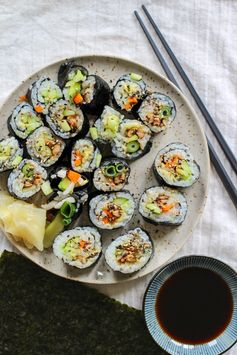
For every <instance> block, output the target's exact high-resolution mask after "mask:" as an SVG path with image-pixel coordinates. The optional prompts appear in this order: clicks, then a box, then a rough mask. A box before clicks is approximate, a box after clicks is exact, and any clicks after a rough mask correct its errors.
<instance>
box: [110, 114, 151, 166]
mask: <svg viewBox="0 0 237 355" xmlns="http://www.w3.org/2000/svg"><path fill="white" fill-rule="evenodd" d="M150 149H151V131H150V129H149V128H148V127H147V126H146V125H144V124H143V123H142V122H140V121H138V120H130V119H126V120H123V121H122V123H121V124H120V127H119V131H118V133H117V135H116V137H115V138H114V140H113V142H112V153H113V154H114V155H115V156H116V157H118V158H123V159H128V160H135V159H138V158H140V157H141V156H143V155H144V154H146V153H148V152H149V151H150Z"/></svg>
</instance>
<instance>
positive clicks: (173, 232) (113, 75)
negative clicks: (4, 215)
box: [0, 55, 209, 284]
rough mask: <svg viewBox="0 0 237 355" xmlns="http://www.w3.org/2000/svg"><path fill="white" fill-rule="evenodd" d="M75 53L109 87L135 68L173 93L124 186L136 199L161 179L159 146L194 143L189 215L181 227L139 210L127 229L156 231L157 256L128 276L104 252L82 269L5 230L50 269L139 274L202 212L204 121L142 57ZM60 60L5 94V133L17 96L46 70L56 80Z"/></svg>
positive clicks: (110, 235) (164, 257)
mask: <svg viewBox="0 0 237 355" xmlns="http://www.w3.org/2000/svg"><path fill="white" fill-rule="evenodd" d="M75 59H76V60H77V61H78V62H79V63H80V64H82V65H84V66H85V67H86V68H87V69H88V70H89V72H90V73H95V74H98V75H100V76H101V77H102V78H104V79H105V80H106V81H107V82H108V83H109V85H110V87H111V88H112V87H113V85H114V84H115V83H116V81H117V79H118V78H119V77H120V76H121V75H122V74H125V73H129V72H135V73H138V74H141V75H142V76H143V79H144V81H145V82H146V83H147V86H148V89H149V90H151V91H159V92H161V93H164V94H166V95H168V96H170V97H171V98H172V100H173V101H174V102H175V104H176V109H177V115H176V118H175V120H174V121H173V123H172V125H171V126H170V127H169V128H168V129H167V130H166V131H165V132H162V133H159V134H157V135H155V136H154V137H153V145H152V149H151V151H150V152H149V153H148V154H147V155H145V156H144V157H142V158H140V159H138V160H136V161H135V162H132V163H131V176H130V178H129V183H128V185H127V186H126V189H127V190H129V191H130V192H131V193H132V194H133V195H134V197H135V199H136V201H137V202H138V200H139V197H140V195H141V194H142V192H143V191H144V190H145V189H147V188H148V187H151V186H154V185H157V181H156V179H155V176H154V174H153V170H152V164H153V161H154V159H155V156H156V154H157V152H158V150H160V149H161V148H163V147H164V146H165V145H167V144H169V143H172V142H182V143H184V144H187V145H188V146H189V147H190V149H191V152H192V154H193V156H194V158H195V160H196V161H197V162H198V164H199V165H200V168H201V175H200V178H199V180H198V181H197V182H196V183H195V184H194V185H193V186H192V187H190V188H187V189H185V190H184V194H185V196H186V199H187V202H188V213H187V216H186V219H185V221H184V223H183V224H182V225H181V226H179V227H164V226H154V225H152V224H149V223H147V222H145V221H144V220H143V219H142V217H141V216H140V215H139V213H138V211H136V213H135V215H134V217H133V219H132V221H131V222H130V223H129V224H127V225H126V230H129V229H132V228H135V227H138V226H140V227H142V228H144V229H145V230H146V231H147V232H148V233H149V234H150V236H151V237H152V240H153V242H154V248H155V251H154V256H153V257H152V259H151V260H150V262H149V263H148V264H147V266H146V267H145V268H143V269H141V270H140V271H139V272H136V273H134V274H131V275H129V276H128V275H121V274H119V273H115V272H113V271H111V270H110V269H109V267H108V266H106V264H105V261H104V257H103V256H102V257H101V258H100V260H99V262H98V263H97V264H96V265H94V266H93V267H91V268H88V269H87V270H78V269H76V268H73V267H69V266H66V265H65V264H63V262H62V261H61V260H59V259H57V258H56V257H55V256H54V255H53V253H52V251H51V249H50V250H45V251H44V252H38V251H37V250H29V249H27V248H26V247H25V246H24V245H23V244H20V243H17V242H15V241H14V240H13V239H12V238H11V236H10V235H7V238H8V239H9V240H10V241H11V242H12V244H13V245H14V246H15V247H16V248H17V249H18V250H19V251H20V252H21V253H22V254H24V255H25V256H26V257H27V258H29V259H30V260H32V261H33V262H35V263H36V264H38V265H39V266H41V267H43V268H45V269H46V270H48V271H50V272H52V273H55V274H57V275H60V276H62V277H65V278H69V279H73V280H77V281H81V282H89V283H94V284H110V283H118V282H122V281H127V280H132V279H137V278H139V277H142V276H144V275H146V274H148V273H150V272H152V271H154V270H155V269H157V268H159V267H160V266H162V265H163V264H164V263H166V262H167V261H168V260H169V259H170V258H171V257H173V256H174V255H175V253H177V251H178V250H179V249H180V248H181V247H182V246H183V244H184V243H185V242H186V240H187V239H188V237H189V236H190V235H191V233H192V231H193V229H194V228H195V226H196V224H197V222H198V220H199V218H200V216H201V214H202V212H203V208H204V204H205V200H206V195H207V187H208V178H209V155H208V148H207V144H206V139H205V135H204V133H203V130H202V127H201V125H200V122H199V120H198V118H197V116H196V114H195V113H194V111H193V109H192V107H191V106H190V104H189V102H188V101H187V99H186V98H185V97H184V96H183V95H182V93H181V92H180V91H179V90H177V89H176V87H175V86H174V85H173V84H172V83H170V82H169V81H168V80H167V79H166V78H164V77H163V76H161V75H160V74H158V73H155V72H153V71H151V70H150V69H148V68H146V67H144V66H142V65H140V64H138V63H134V62H131V61H129V60H126V59H122V58H114V57H105V56H97V55H95V56H82V57H78V58H75ZM62 62H64V60H62V61H60V62H57V63H54V64H52V65H49V66H47V67H45V68H44V69H42V70H40V71H38V72H37V73H35V74H34V75H32V76H31V77H30V78H28V79H27V80H25V81H24V82H22V83H21V84H20V85H19V86H18V88H17V89H16V90H15V91H14V92H13V93H12V94H11V95H10V97H9V98H8V99H7V100H6V102H5V103H4V105H3V106H2V108H1V110H0V117H1V127H2V130H1V136H2V137H4V136H5V135H6V134H7V133H8V130H7V118H8V116H9V115H10V113H11V111H12V109H13V108H14V106H16V105H17V104H18V98H19V96H22V95H24V94H25V93H26V91H27V89H28V87H29V86H30V84H31V83H33V82H34V81H35V80H36V79H37V78H39V77H40V76H42V75H46V76H49V77H51V78H52V79H55V80H57V71H58V68H59V66H60V64H61V63H62ZM4 186H5V182H4V181H3V179H2V180H1V188H2V189H4ZM87 216H88V213H87V209H86V208H84V211H83V213H82V215H81V216H80V218H79V220H78V221H77V223H78V224H79V225H88V224H90V222H89V221H88V217H87ZM122 233H124V229H122V228H120V229H118V230H116V231H112V232H111V231H102V233H101V234H102V238H103V249H105V248H106V246H107V245H108V244H109V243H110V242H111V239H114V238H116V237H117V236H118V235H120V234H122Z"/></svg>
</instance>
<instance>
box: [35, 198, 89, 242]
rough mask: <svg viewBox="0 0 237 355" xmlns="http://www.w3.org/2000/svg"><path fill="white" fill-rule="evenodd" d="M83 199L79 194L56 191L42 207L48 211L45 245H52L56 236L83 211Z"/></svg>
mask: <svg viewBox="0 0 237 355" xmlns="http://www.w3.org/2000/svg"><path fill="white" fill-rule="evenodd" d="M83 203H84V202H83V201H82V200H81V198H80V196H78V195H77V194H73V193H72V194H71V195H69V194H68V195H64V194H58V193H54V194H53V195H52V196H51V197H50V198H49V199H48V201H47V203H45V204H42V205H41V208H43V209H45V210H46V211H47V213H46V228H45V237H44V247H45V248H49V247H51V246H52V244H53V241H54V239H55V237H56V236H57V235H58V234H59V233H61V232H63V231H64V230H65V229H68V228H69V227H70V226H71V225H72V223H73V222H74V221H75V219H76V218H78V217H79V215H80V213H81V212H82V205H83Z"/></svg>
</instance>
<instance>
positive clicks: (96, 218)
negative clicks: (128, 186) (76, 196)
mask: <svg viewBox="0 0 237 355" xmlns="http://www.w3.org/2000/svg"><path fill="white" fill-rule="evenodd" d="M89 207H90V208H89V216H90V220H91V222H92V223H93V224H94V225H95V226H96V227H98V228H101V229H115V228H119V227H124V226H125V225H126V224H127V223H128V222H129V221H130V220H131V218H132V216H133V213H134V209H135V202H134V199H133V197H132V195H130V193H128V192H124V191H121V192H114V193H110V194H103V195H98V196H96V197H94V198H92V199H91V201H90V203H89Z"/></svg>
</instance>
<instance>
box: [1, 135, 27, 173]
mask: <svg viewBox="0 0 237 355" xmlns="http://www.w3.org/2000/svg"><path fill="white" fill-rule="evenodd" d="M22 155H23V149H22V148H21V146H20V144H19V142H18V140H17V139H16V138H15V137H7V138H3V139H1V140H0V172H3V171H7V170H11V169H14V168H16V167H17V166H18V165H19V164H20V162H21V161H22Z"/></svg>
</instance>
